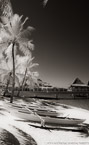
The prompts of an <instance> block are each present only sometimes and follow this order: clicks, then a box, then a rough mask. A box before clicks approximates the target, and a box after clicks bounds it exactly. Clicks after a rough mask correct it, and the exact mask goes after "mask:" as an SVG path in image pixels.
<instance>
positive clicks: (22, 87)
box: [17, 68, 27, 97]
mask: <svg viewBox="0 0 89 145" xmlns="http://www.w3.org/2000/svg"><path fill="white" fill-rule="evenodd" d="M26 74H27V68H26V70H25V74H24V78H23V81H22V86H21V87H20V89H19V91H18V93H17V97H19V94H20V91H23V89H24V82H25V80H26Z"/></svg>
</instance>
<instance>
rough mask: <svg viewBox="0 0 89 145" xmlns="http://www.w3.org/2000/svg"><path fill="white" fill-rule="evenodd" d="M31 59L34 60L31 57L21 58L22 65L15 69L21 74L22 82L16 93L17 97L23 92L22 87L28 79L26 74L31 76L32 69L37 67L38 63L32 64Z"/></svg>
mask: <svg viewBox="0 0 89 145" xmlns="http://www.w3.org/2000/svg"><path fill="white" fill-rule="evenodd" d="M33 59H34V57H31V56H30V57H29V56H27V57H22V63H21V65H19V67H18V69H17V71H19V72H18V73H19V74H23V80H22V83H21V88H20V89H19V91H18V93H17V95H18V96H19V94H20V90H21V91H23V89H24V85H25V83H26V81H27V78H28V79H29V77H28V74H29V76H31V75H32V73H31V72H32V69H33V68H34V67H36V66H38V63H33V62H32V61H33ZM31 78H32V76H31ZM33 81H34V80H33Z"/></svg>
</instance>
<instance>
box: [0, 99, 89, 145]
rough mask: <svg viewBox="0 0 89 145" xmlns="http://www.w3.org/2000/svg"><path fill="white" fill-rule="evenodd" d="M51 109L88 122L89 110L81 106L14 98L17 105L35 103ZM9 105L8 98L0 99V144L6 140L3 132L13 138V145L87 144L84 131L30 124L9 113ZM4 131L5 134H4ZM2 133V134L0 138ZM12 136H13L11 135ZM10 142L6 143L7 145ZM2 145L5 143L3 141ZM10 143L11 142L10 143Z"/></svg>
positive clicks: (62, 114) (88, 139)
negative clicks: (38, 126)
mask: <svg viewBox="0 0 89 145" xmlns="http://www.w3.org/2000/svg"><path fill="white" fill-rule="evenodd" d="M46 103H47V104H48V107H49V108H50V109H52V110H55V111H57V112H58V113H59V114H60V115H61V116H64V117H66V116H68V117H69V118H78V119H85V122H84V124H89V111H88V110H86V109H82V108H77V107H72V106H71V105H65V104H63V103H61V104H60V103H53V104H52V102H51V103H50V102H49V101H44V100H34V99H32V101H31V100H30V102H28V101H26V100H23V99H19V100H15V101H14V104H18V105H23V106H24V105H30V104H35V105H37V106H40V107H41V106H42V104H43V105H44V106H45V105H47V104H46ZM10 112H11V107H10V103H9V100H7V99H4V100H0V137H1V140H0V141H1V142H0V145H2V144H3V143H2V140H4V141H5V140H6V138H5V137H6V135H5V134H8V133H9V134H11V136H10V139H11V140H12V138H14V140H15V141H14V143H13V145H15V144H16V145H19V144H20V145H36V144H37V145H48V144H50V145H55V144H57V145H60V144H63V145H65V144H70V145H72V144H74V145H75V144H78V145H81V144H84V145H88V144H89V136H88V134H87V133H86V132H82V131H79V130H78V131H77V130H75V131H73V130H65V129H54V130H53V129H49V130H48V129H43V128H37V127H34V126H32V125H31V123H30V122H28V121H27V122H24V121H23V120H22V119H21V118H19V117H18V116H17V115H16V114H14V115H13V114H11V113H10ZM4 133H5V134H4ZM2 134H4V136H3V138H4V139H3V138H2ZM12 136H13V137H12ZM10 139H8V140H9V142H10ZM9 144H10V143H7V145H9ZM4 145H6V144H5V143H4ZM10 145H12V143H11V144H10Z"/></svg>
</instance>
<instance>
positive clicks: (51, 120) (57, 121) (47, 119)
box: [10, 106, 85, 126]
mask: <svg viewBox="0 0 89 145" xmlns="http://www.w3.org/2000/svg"><path fill="white" fill-rule="evenodd" d="M16 108H17V109H16ZM10 113H11V114H12V115H14V116H16V117H18V118H19V119H23V120H25V121H29V122H33V123H39V124H40V125H41V126H45V125H52V126H76V125H79V124H82V123H83V122H84V121H85V119H76V118H67V117H60V116H59V117H57V116H55V115H53V116H50V115H48V116H47V115H44V114H43V116H42V114H41V115H39V114H38V113H37V112H34V111H31V110H30V109H29V108H27V107H25V108H23V107H22V108H21V107H20V106H18V107H17V106H13V107H12V106H11V110H10ZM51 113H53V112H51Z"/></svg>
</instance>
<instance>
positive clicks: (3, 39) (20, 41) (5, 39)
mask: <svg viewBox="0 0 89 145" xmlns="http://www.w3.org/2000/svg"><path fill="white" fill-rule="evenodd" d="M27 19H28V18H26V19H25V20H24V22H22V16H21V17H20V16H19V15H18V14H14V15H13V16H12V17H11V18H10V20H9V21H7V18H6V17H5V16H4V17H3V16H2V22H1V23H0V47H1V50H2V53H4V52H5V51H6V49H7V47H8V46H12V58H13V72H12V73H13V84H12V97H11V100H10V102H11V103H12V102H13V96H14V86H15V56H16V53H18V51H20V52H22V54H23V55H31V50H33V48H34V45H33V44H32V41H31V40H29V39H30V35H31V30H33V28H32V27H30V26H29V27H27V28H26V29H24V28H23V27H24V24H25V22H26V20H27ZM5 22H6V23H5Z"/></svg>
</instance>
